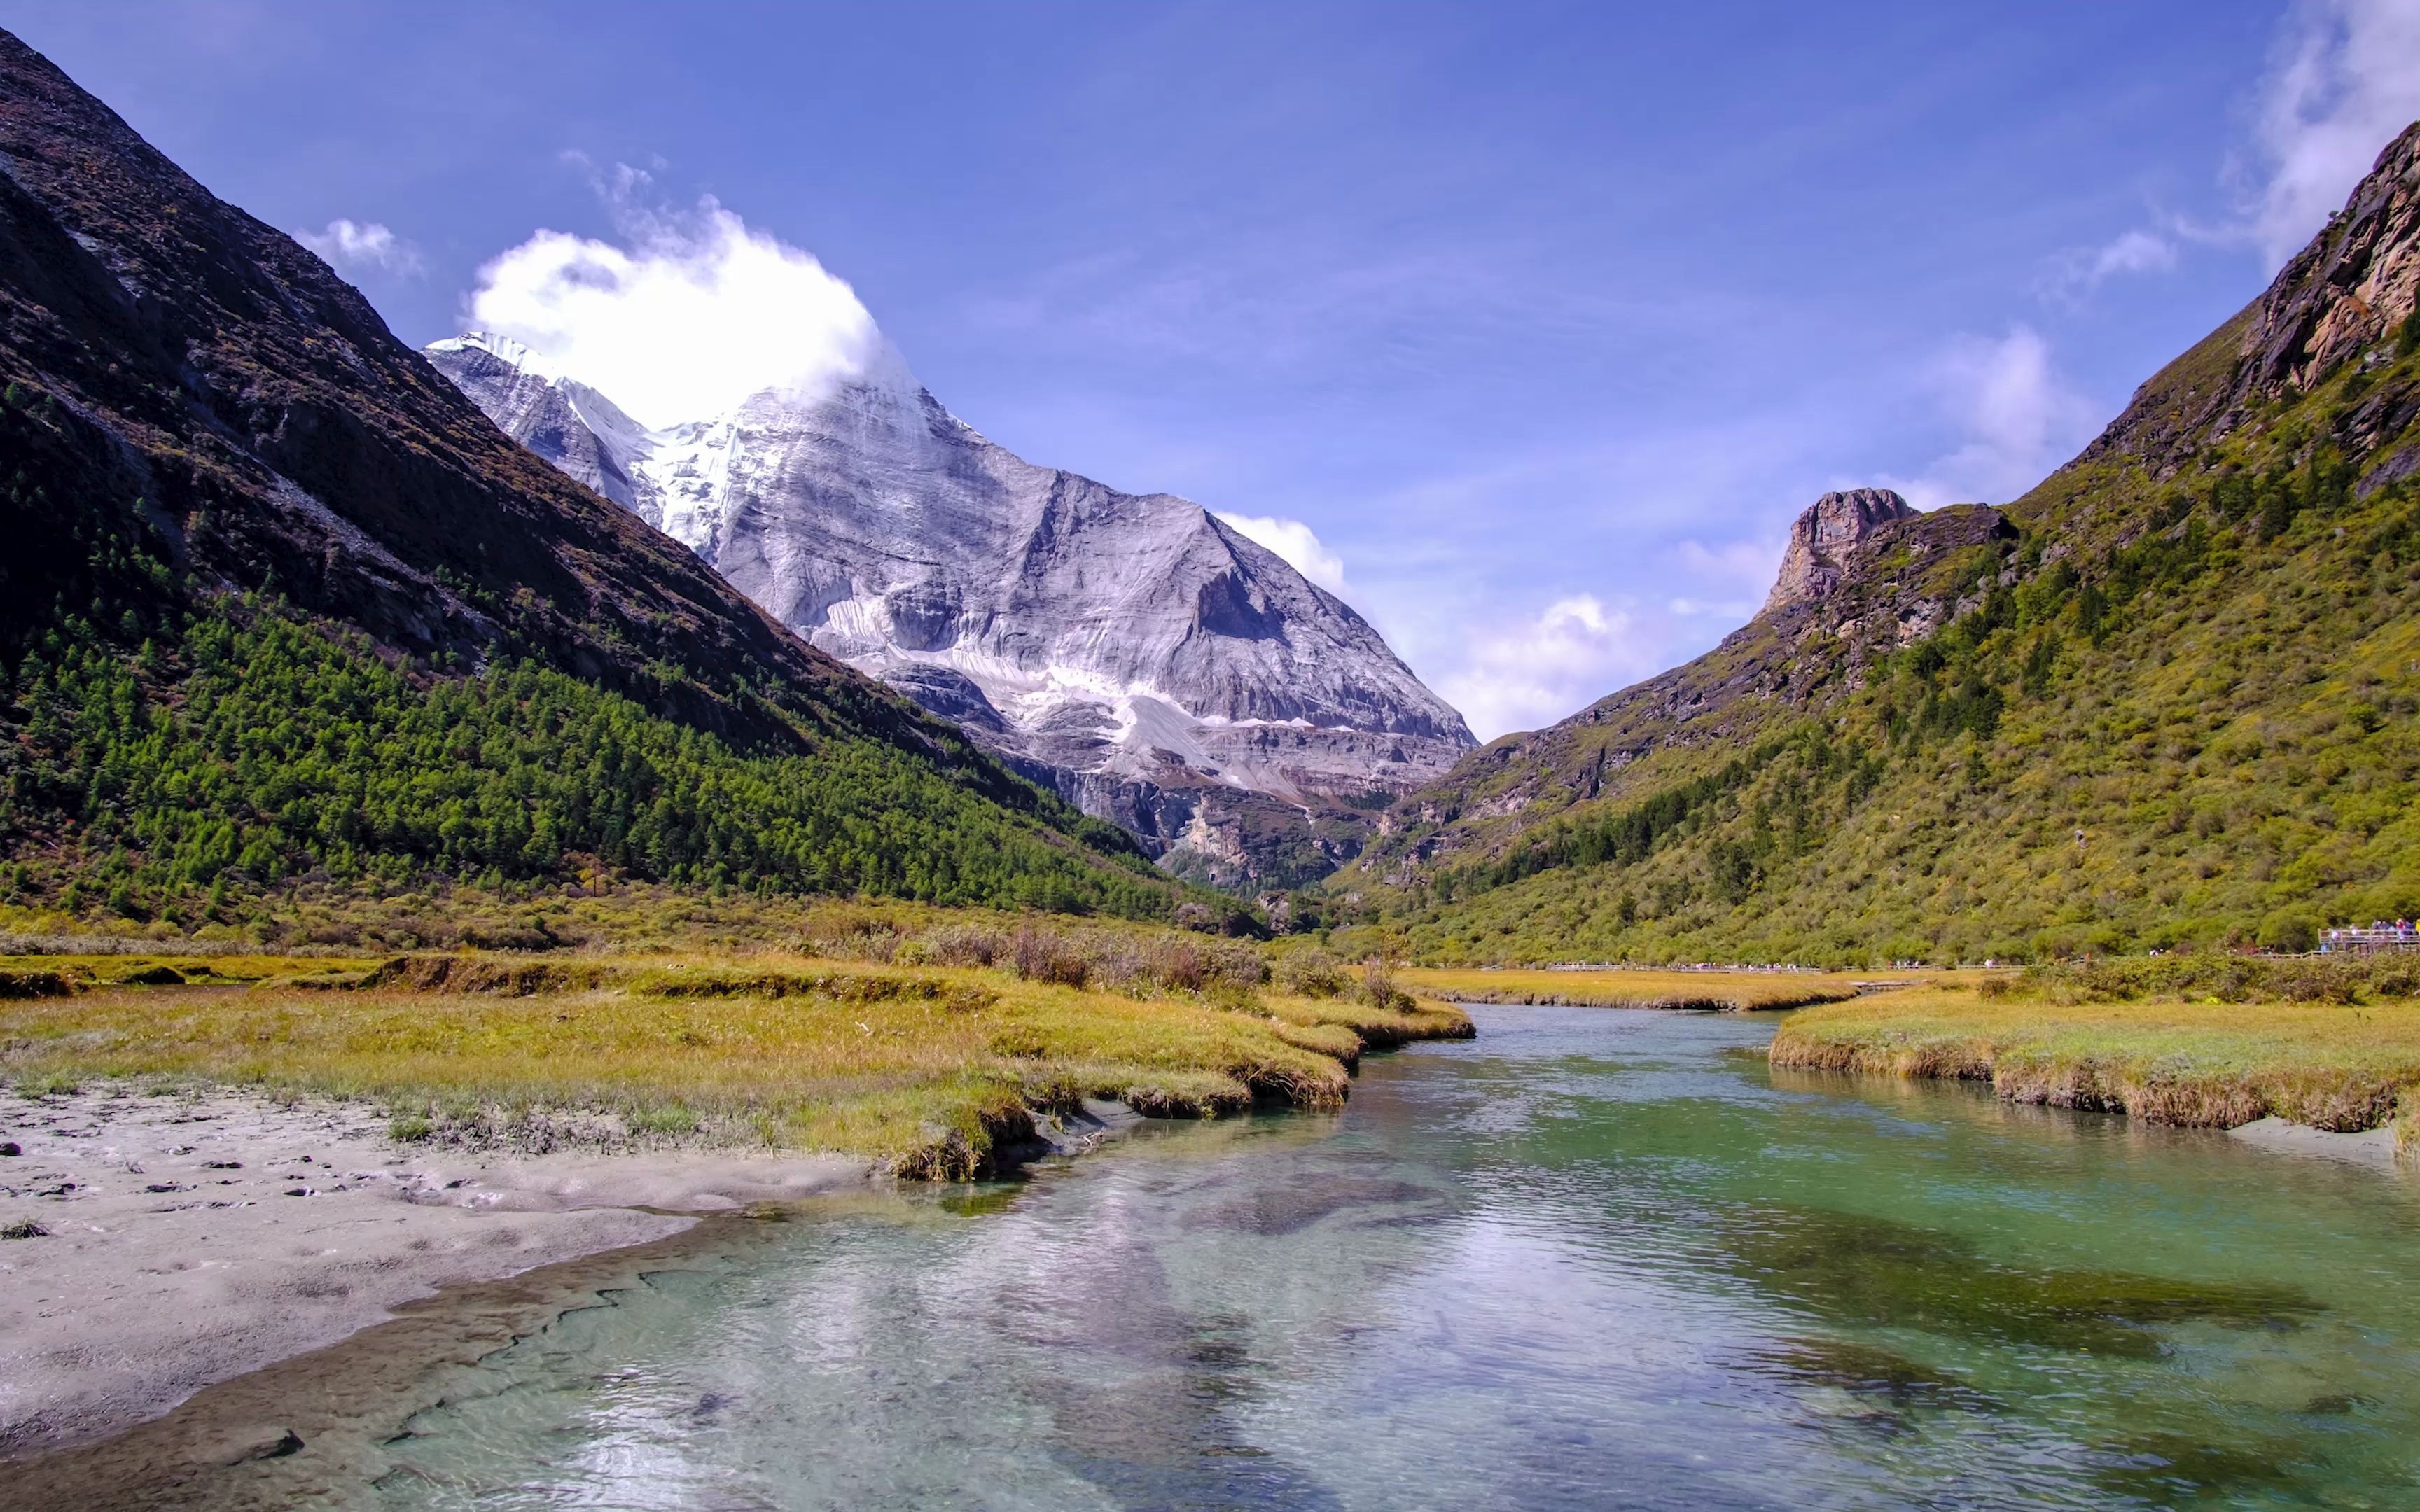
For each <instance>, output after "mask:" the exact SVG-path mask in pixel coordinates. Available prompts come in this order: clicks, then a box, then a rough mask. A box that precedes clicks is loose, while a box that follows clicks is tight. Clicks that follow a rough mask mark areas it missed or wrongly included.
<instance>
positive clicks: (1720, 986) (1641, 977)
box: [1396, 966, 1916, 1012]
mask: <svg viewBox="0 0 2420 1512" xmlns="http://www.w3.org/2000/svg"><path fill="white" fill-rule="evenodd" d="M1885 975H1886V976H1887V979H1888V980H1894V981H1898V980H1916V974H1914V973H1905V972H1900V973H1888V974H1885ZM1396 976H1397V979H1398V980H1400V981H1401V982H1402V983H1403V985H1404V986H1405V987H1406V988H1409V989H1410V990H1412V991H1413V992H1417V993H1425V994H1427V995H1430V996H1432V997H1443V998H1448V999H1450V1000H1452V1001H1455V1002H1464V1003H1559V1004H1563V1005H1566V1006H1570V1007H1575V1008H1673V1009H1719V1010H1724V1011H1733V1012H1737V1011H1745V1010H1749V1009H1767V1008H1801V1007H1804V1006H1806V1005H1807V1004H1808V1003H1833V1002H1838V1001H1840V1000H1841V999H1843V998H1848V997H1854V996H1855V995H1857V985H1856V984H1857V983H1858V982H1859V981H1861V980H1871V978H1870V976H1868V977H1857V976H1851V975H1849V974H1847V973H1844V972H1814V971H1787V972H1785V971H1631V970H1626V969H1624V970H1609V971H1531V970H1518V969H1514V970H1503V971H1482V970H1480V969H1478V968H1476V967H1461V966H1406V967H1404V968H1403V969H1402V970H1400V971H1398V972H1397V973H1396Z"/></svg>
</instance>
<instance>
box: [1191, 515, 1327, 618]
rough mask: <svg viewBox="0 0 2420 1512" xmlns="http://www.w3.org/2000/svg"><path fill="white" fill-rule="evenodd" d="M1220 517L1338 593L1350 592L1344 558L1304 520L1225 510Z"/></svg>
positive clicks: (1227, 523) (1314, 580)
mask: <svg viewBox="0 0 2420 1512" xmlns="http://www.w3.org/2000/svg"><path fill="white" fill-rule="evenodd" d="M1218 518H1219V520H1220V522H1221V523H1223V524H1226V525H1228V526H1230V527H1232V528H1233V530H1234V532H1235V533H1236V534H1238V535H1241V536H1242V537H1244V539H1246V540H1248V541H1250V542H1252V543H1254V544H1255V545H1259V546H1264V547H1266V548H1269V549H1270V550H1271V551H1274V552H1276V553H1277V554H1278V555H1279V556H1280V557H1282V558H1283V559H1284V560H1285V563H1286V565H1288V566H1290V567H1292V568H1294V570H1295V571H1296V572H1298V573H1301V574H1302V575H1303V576H1304V577H1305V578H1308V579H1311V581H1312V582H1315V583H1317V584H1318V585H1319V586H1320V587H1322V588H1325V589H1326V590H1327V591H1328V592H1329V593H1331V594H1335V595H1336V596H1337V597H1339V598H1344V597H1348V596H1350V594H1351V593H1352V590H1351V589H1349V588H1348V587H1346V586H1345V582H1344V559H1343V558H1342V557H1340V556H1338V555H1337V554H1336V553H1335V552H1334V551H1331V550H1329V549H1328V548H1327V546H1326V543H1324V542H1323V541H1321V540H1320V538H1319V537H1318V535H1316V534H1315V533H1313V532H1312V531H1311V527H1310V526H1308V525H1305V524H1304V523H1303V522H1302V521H1300V520H1298V519H1282V518H1279V517H1274V516H1268V515H1229V514H1225V513H1221V514H1220V515H1219V516H1218Z"/></svg>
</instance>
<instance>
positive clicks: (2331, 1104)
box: [1771, 989, 2420, 1136]
mask: <svg viewBox="0 0 2420 1512" xmlns="http://www.w3.org/2000/svg"><path fill="white" fill-rule="evenodd" d="M1771 1054H1772V1059H1773V1064H1774V1065H1776V1066H1782V1067H1800V1068H1806V1069H1810V1070H1827V1071H1847V1072H1877V1073H1883V1074H1888V1075H1895V1076H1951V1077H1964V1078H1970V1079H1974V1080H1978V1081H1989V1082H1991V1084H1992V1086H1993V1089H1994V1090H1995V1091H1996V1092H1997V1093H1998V1095H1999V1096H2001V1097H2003V1098H2006V1099H2008V1100H2009V1101H2011V1102H2020V1103H2049V1104H2051V1105H2053V1106H2057V1107H2077V1108H2102V1109H2108V1110H2112V1111H2123V1112H2125V1113H2128V1114H2131V1115H2133V1116H2134V1117H2136V1118H2142V1119H2152V1120H2155V1121H2158V1122H2162V1123H2176V1124H2189V1125H2197V1126H2203V1127H2211V1128H2233V1127H2235V1126H2237V1125H2239V1124H2244V1123H2249V1122H2251V1121H2252V1120H2253V1119H2258V1118H2263V1117H2266V1116H2267V1115H2270V1114H2276V1115H2278V1116H2280V1117H2282V1118H2287V1119H2293V1120H2294V1121H2295V1122H2297V1123H2305V1124H2310V1125H2312V1126H2314V1127H2316V1128H2320V1129H2331V1130H2337V1131H2350V1130H2356V1129H2372V1128H2377V1127H2379V1126H2381V1124H2384V1123H2386V1122H2387V1121H2388V1120H2389V1119H2393V1118H2394V1117H2395V1112H2396V1108H2397V1103H2398V1101H2399V1100H2408V1098H2409V1095H2410V1094H2411V1093H2412V1089H2413V1088H2420V1002H2412V1001H2402V1002H2387V1003H2374V1004H2369V1005H2366V1006H2361V1007H2347V1006H2341V1005H2335V1004H2322V1003H2217V1002H2201V1003H2176V1002H2162V1003H2055V1002H2043V1001H2039V1000H2024V999H2017V998H2006V997H2003V998H1985V997H1983V996H1981V995H1978V994H1977V993H1974V992H1971V991H1964V990H1942V989H1916V990H1912V991H1906V992H1895V993H1883V994H1877V995H1872V996H1869V997H1862V998H1859V999H1857V1000H1855V1001H1854V1002H1845V1003H1835V1004H1831V1005H1828V1006H1825V1007H1821V1008H1810V1009H1808V1010H1807V1011H1805V1012H1803V1013H1800V1014H1798V1015H1796V1016H1795V1017H1793V1018H1792V1019H1791V1020H1790V1021H1789V1022H1788V1023H1786V1024H1784V1025H1783V1026H1781V1030H1780V1032H1779V1033H1778V1034H1776V1036H1775V1037H1774V1041H1773V1047H1772V1052H1771ZM2409 1133H2410V1130H2409V1127H2408V1120H2407V1127H2405V1128H2402V1129H2398V1136H2401V1135H2404V1134H2409Z"/></svg>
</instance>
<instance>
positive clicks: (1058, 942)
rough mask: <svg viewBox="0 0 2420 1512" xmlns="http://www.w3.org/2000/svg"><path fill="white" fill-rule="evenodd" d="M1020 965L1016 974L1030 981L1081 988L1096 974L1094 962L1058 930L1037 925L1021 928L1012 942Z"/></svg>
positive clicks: (1012, 947)
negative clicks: (1071, 944)
mask: <svg viewBox="0 0 2420 1512" xmlns="http://www.w3.org/2000/svg"><path fill="white" fill-rule="evenodd" d="M1011 951H1012V953H1013V956H1014V958H1015V961H1016V974H1017V975H1018V976H1019V977H1022V978H1024V979H1025V980H1027V981H1047V982H1056V983H1057V984H1059V985H1060V986H1063V987H1081V986H1082V985H1084V982H1085V980H1086V979H1087V978H1088V977H1090V976H1091V975H1092V963H1090V962H1089V961H1087V960H1085V959H1084V957H1083V955H1082V953H1081V952H1080V951H1078V950H1076V949H1072V948H1071V947H1070V945H1069V943H1068V942H1067V941H1066V940H1065V939H1063V938H1062V937H1061V936H1060V935H1059V934H1058V933H1056V932H1055V931H1052V930H1047V929H1042V928H1039V927H1037V926H1035V925H1033V924H1024V925H1020V926H1019V927H1018V929H1017V931H1016V939H1015V940H1013V941H1012V942H1011Z"/></svg>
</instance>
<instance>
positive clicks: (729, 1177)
mask: <svg viewBox="0 0 2420 1512" xmlns="http://www.w3.org/2000/svg"><path fill="white" fill-rule="evenodd" d="M8 1145H14V1146H15V1147H16V1148H17V1150H18V1153H15V1154H8V1153H6V1152H5V1151H6V1149H7V1146H8ZM868 1174H869V1167H868V1165H867V1163H865V1162H863V1161H861V1160H853V1159H845V1158H840V1157H832V1156H808V1155H796V1154H790V1155H782V1154H770V1153H756V1152H741V1151H731V1150H715V1149H690V1150H649V1151H639V1152H632V1153H627V1154H610V1155H609V1154H597V1153H594V1152H582V1153H564V1154H548V1155H535V1156H517V1155H509V1154H479V1153H470V1152H464V1151H458V1150H448V1149H429V1148H426V1147H422V1146H414V1145H407V1144H398V1143H397V1142H396V1141H395V1140H393V1139H391V1138H389V1137H388V1135H387V1132H386V1120H385V1119H384V1118H383V1117H381V1116H380V1115H377V1114H375V1113H373V1112H371V1111H370V1110H367V1109H365V1108H360V1107H355V1106H349V1105H347V1104H343V1103H279V1102H274V1101H271V1100H269V1099H266V1098H262V1097H259V1096H256V1095H249V1094H244V1093H240V1092H210V1093H207V1094H196V1095H175V1096H154V1095H147V1094H146V1093H145V1092H144V1091H143V1090H141V1089H139V1088H125V1087H119V1088H110V1087H91V1088H85V1089H83V1090H79V1091H77V1092H73V1093H69V1094H64V1095H54V1096H49V1097H41V1098H27V1097H23V1096H19V1095H17V1094H14V1093H0V1229H5V1230H6V1231H8V1232H23V1228H22V1227H21V1226H24V1225H31V1226H33V1227H36V1228H39V1229H40V1230H42V1232H40V1233H39V1234H35V1235H29V1236H27V1237H23V1238H11V1239H5V1240H0V1458H17V1457H20V1456H23V1455H27V1454H32V1453H39V1452H41V1451H43V1450H47V1449H51V1448H55V1447H58V1446H60V1445H64V1444H68V1443H78V1442H83V1441H88V1440H91V1439H95V1438H98V1437H101V1436H103V1435H105V1434H109V1433H112V1432H115V1431H117V1430H119V1429H122V1428H124V1427H129V1426H131V1425H132V1424H135V1423H138V1422H141V1421H143V1420H145V1419H147V1418H150V1417H154V1416H157V1415H158V1414H160V1413H161V1412H165V1411H167V1410H168V1409H169V1408H171V1407H173V1406H175V1405H176V1404H177V1403H178V1401H181V1400H183V1399H184V1398H185V1397H187V1396H191V1395H192V1394H193V1393H194V1392H195V1391H198V1390H200V1389H201V1388H202V1387H204V1386H207V1385H209V1384H211V1383H213V1382H216V1381H225V1380H228V1379H230V1378H232V1377H235V1376H239V1375H241V1374H244V1373H245V1372H248V1371H252V1370H256V1369H258V1368H260V1367H262V1366H264V1365H269V1364H271V1363H272V1362H274V1361H277V1360H281V1359H284V1358H287V1357H288V1356H291V1355H296V1354H300V1353H302V1352H304V1351H307V1350H316V1349H318V1348H321V1347H323V1346H325V1345H328V1344H331V1343H334V1341H336V1340H338V1339H341V1338H343V1337H345V1336H346V1335H349V1334H352V1333H354V1332H355V1331H357V1330H359V1329H362V1328H365V1327H367V1326H369V1325H371V1324H374V1323H378V1322H380V1321H381V1320H383V1319H386V1318H388V1317H389V1316H391V1312H390V1310H391V1309H392V1308H394V1307H395V1306H396V1305H397V1304H401V1303H403V1302H406V1301H409V1300H411V1299H413V1298H418V1297H426V1296H428V1295H430V1294H432V1293H433V1292H435V1291H436V1290H437V1289H438V1288H445V1287H453V1286H458V1285H463V1284H467V1283H473V1282H480V1281H489V1280H494V1279H497V1278H500V1277H504V1276H510V1275H515V1274H518V1273H520V1272H523V1271H527V1270H530V1269H531V1268H533V1267H536V1266H541V1265H549V1264H553V1263H556V1262H559V1261H563V1260H567V1259H572V1258H575V1257H581V1256H586V1255H594V1254H597V1253H600V1252H603V1251H607V1250H613V1249H618V1248H621V1247H623V1246H626V1245H631V1244H640V1243H644V1242H648V1241H651V1240H658V1239H661V1238H664V1237H666V1236H668V1235H671V1234H674V1233H676V1232H678V1231H680V1230H681V1229H683V1228H685V1227H689V1226H690V1224H691V1223H692V1222H694V1221H695V1220H694V1218H693V1217H691V1216H688V1215H690V1214H703V1213H711V1212H718V1211H733V1210H736V1209H739V1208H743V1207H745V1206H748V1205H750V1204H752V1203H760V1202H780V1201H790V1200H797V1199H800V1198H804V1197H808V1196H817V1195H821V1194H828V1193H833V1192H839V1191H845V1190H847V1189H849V1188H852V1187H859V1186H862V1185H863V1184H864V1183H865V1181H866V1180H867V1178H868ZM260 1447H261V1448H262V1449H263V1451H264V1452H266V1451H267V1450H269V1449H272V1448H273V1447H274V1445H264V1446H260Z"/></svg>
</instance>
